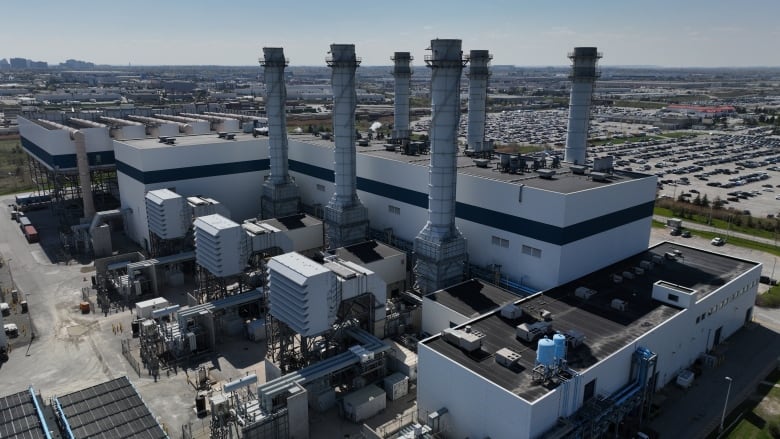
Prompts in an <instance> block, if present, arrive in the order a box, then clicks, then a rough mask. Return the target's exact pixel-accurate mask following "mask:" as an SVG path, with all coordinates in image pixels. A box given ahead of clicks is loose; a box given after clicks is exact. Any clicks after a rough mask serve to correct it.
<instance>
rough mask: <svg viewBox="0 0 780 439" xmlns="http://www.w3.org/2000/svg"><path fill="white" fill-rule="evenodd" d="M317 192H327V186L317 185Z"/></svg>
mask: <svg viewBox="0 0 780 439" xmlns="http://www.w3.org/2000/svg"><path fill="white" fill-rule="evenodd" d="M317 190H318V191H320V192H325V185H324V184H319V183H318V184H317Z"/></svg>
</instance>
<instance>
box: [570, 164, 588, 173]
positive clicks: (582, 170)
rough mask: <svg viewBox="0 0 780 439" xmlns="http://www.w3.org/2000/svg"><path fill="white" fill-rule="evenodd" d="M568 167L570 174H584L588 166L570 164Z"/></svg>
mask: <svg viewBox="0 0 780 439" xmlns="http://www.w3.org/2000/svg"><path fill="white" fill-rule="evenodd" d="M569 169H571V172H572V174H577V175H585V170H586V169H588V168H587V166H583V165H572V166H569Z"/></svg>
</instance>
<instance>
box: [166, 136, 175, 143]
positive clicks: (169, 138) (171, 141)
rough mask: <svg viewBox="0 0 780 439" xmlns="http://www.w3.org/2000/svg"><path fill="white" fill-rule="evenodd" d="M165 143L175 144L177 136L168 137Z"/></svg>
mask: <svg viewBox="0 0 780 439" xmlns="http://www.w3.org/2000/svg"><path fill="white" fill-rule="evenodd" d="M165 144H166V145H174V144H176V138H175V137H168V138H167V139H165Z"/></svg>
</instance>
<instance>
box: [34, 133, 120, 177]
mask: <svg viewBox="0 0 780 439" xmlns="http://www.w3.org/2000/svg"><path fill="white" fill-rule="evenodd" d="M21 140H22V147H23V148H24V149H26V150H27V152H29V153H30V154H32V155H33V156H35V158H37V159H38V161H40V162H42V163H44V164H46V165H47V166H49V167H50V168H52V169H54V168H59V169H75V168H76V167H77V166H78V165H77V164H76V154H59V155H51V154H49V152H48V151H46V150H45V149H43V148H41V147H40V146H38V145H36V144H35V142H33V141H32V140H30V139H27V138H25V137H21ZM87 160H88V161H89V165H90V166H102V165H113V164H114V163H115V160H114V151H113V150H112V151H100V152H88V153H87Z"/></svg>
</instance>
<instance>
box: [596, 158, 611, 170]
mask: <svg viewBox="0 0 780 439" xmlns="http://www.w3.org/2000/svg"><path fill="white" fill-rule="evenodd" d="M612 162H613V157H612V156H611V155H608V156H605V157H597V158H595V159H593V170H594V171H596V172H612V169H613V167H614V165H613V163H612Z"/></svg>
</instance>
